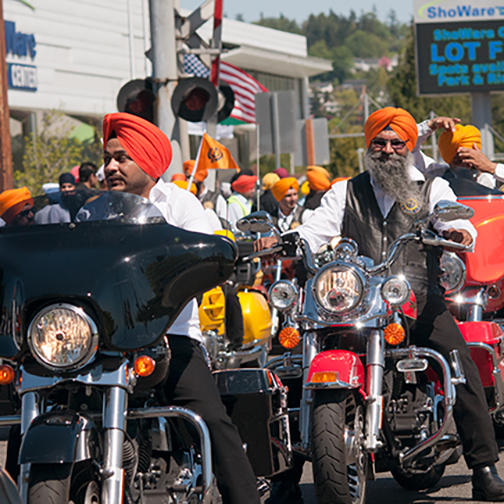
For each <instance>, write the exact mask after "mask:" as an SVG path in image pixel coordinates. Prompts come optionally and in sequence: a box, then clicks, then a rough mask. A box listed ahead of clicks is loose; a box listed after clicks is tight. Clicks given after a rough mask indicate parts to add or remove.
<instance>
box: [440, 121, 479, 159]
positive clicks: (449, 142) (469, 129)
mask: <svg viewBox="0 0 504 504" xmlns="http://www.w3.org/2000/svg"><path fill="white" fill-rule="evenodd" d="M473 144H476V145H477V146H478V149H481V133H480V130H479V129H478V128H476V126H472V125H471V124H468V125H467V126H462V125H461V124H457V125H455V131H444V132H443V133H442V134H441V136H440V137H439V140H438V147H439V152H441V156H442V157H443V159H444V160H445V161H446V162H447V163H448V164H450V163H451V162H452V161H453V158H454V157H455V155H456V154H457V150H458V148H459V147H468V148H469V149H472V148H473Z"/></svg>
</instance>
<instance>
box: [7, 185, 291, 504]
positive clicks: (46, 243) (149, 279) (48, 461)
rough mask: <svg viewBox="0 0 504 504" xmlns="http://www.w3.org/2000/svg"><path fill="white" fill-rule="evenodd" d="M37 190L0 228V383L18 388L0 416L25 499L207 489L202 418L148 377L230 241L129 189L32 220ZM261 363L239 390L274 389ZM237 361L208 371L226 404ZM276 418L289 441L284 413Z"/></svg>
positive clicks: (181, 498) (104, 501)
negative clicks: (185, 224) (61, 215)
mask: <svg viewBox="0 0 504 504" xmlns="http://www.w3.org/2000/svg"><path fill="white" fill-rule="evenodd" d="M48 203H49V202H48V201H47V199H46V198H35V199H32V200H29V201H27V202H26V205H25V208H24V210H23V211H26V210H27V209H29V210H30V211H31V213H32V214H33V219H30V220H29V221H27V220H26V219H23V220H22V221H21V222H22V223H23V224H24V225H23V226H16V225H7V226H4V227H1V228H0V278H1V283H0V295H1V299H0V303H1V310H2V312H1V321H0V359H2V364H3V365H2V366H1V367H0V381H1V382H2V383H3V385H2V386H1V387H0V392H1V389H4V391H5V390H6V389H8V390H9V391H10V392H11V393H12V394H13V399H16V398H17V399H18V401H19V410H18V411H11V412H7V413H10V414H4V415H3V416H0V425H12V424H16V423H18V424H20V439H21V446H20V450H19V464H20V475H19V487H20V491H21V495H22V497H23V499H24V502H27V503H28V504H46V503H48V502H51V503H52V504H64V503H67V502H69V501H72V502H73V503H74V504H98V503H101V504H120V503H123V502H124V503H143V504H150V503H165V502H166V503H171V502H173V503H179V502H191V503H192V502H214V501H215V499H216V498H217V497H216V486H215V478H214V476H213V471H212V458H211V443H210V436H209V432H208V429H207V427H206V425H205V423H204V421H203V420H202V419H201V417H199V415H197V414H195V413H194V412H192V411H190V410H188V409H185V408H181V407H174V406H167V405H165V404H164V403H163V400H162V394H161V393H160V390H161V387H160V386H158V385H160V384H162V382H163V380H164V378H165V377H166V373H167V369H168V366H169V361H170V349H169V341H168V339H167V337H166V336H165V335H166V331H167V329H168V328H169V326H170V324H171V323H172V322H173V321H174V320H175V319H176V317H177V316H178V314H179V313H180V312H181V310H182V309H183V307H184V306H185V305H186V304H187V302H188V301H189V300H190V299H191V298H193V297H194V296H196V295H198V294H199V293H201V292H203V291H205V290H207V289H209V288H211V287H213V286H215V285H217V284H219V283H221V282H223V281H225V280H226V279H227V278H228V277H229V275H230V274H231V273H232V271H233V267H234V263H235V260H236V248H235V245H234V244H233V243H232V242H231V241H230V240H227V239H225V238H222V237H219V236H214V235H203V234H200V233H192V232H188V231H184V230H182V229H180V228H176V227H173V226H170V225H168V224H167V223H166V222H165V220H164V219H163V217H162V216H161V214H160V213H159V211H158V210H157V209H156V208H155V207H154V206H153V205H151V204H150V203H149V201H148V200H146V199H144V198H141V197H138V196H135V195H131V194H126V193H118V192H106V193H102V194H98V195H94V196H92V197H91V198H89V200H88V201H87V202H86V203H85V204H84V205H83V206H82V207H81V208H80V209H79V210H78V211H76V212H74V215H73V216H72V222H65V223H59V224H50V225H40V224H39V222H40V220H39V219H37V215H41V214H44V212H46V210H44V208H46V206H47V204H48ZM9 369H10V370H11V371H12V373H11V371H10V370H9ZM238 373H239V371H238ZM268 373H270V372H269V371H266V370H253V371H252V374H254V379H253V380H250V379H248V380H245V384H244V388H242V389H241V390H244V389H246V388H247V387H248V389H250V388H251V387H256V388H257V387H261V386H263V388H262V390H263V391H267V390H268V387H269V390H271V391H274V392H275V393H274V394H272V395H273V396H274V395H275V394H276V395H279V394H280V396H281V394H282V393H284V392H283V390H282V388H281V384H279V383H276V382H275V383H274V384H271V383H269V384H268V377H269V376H270V375H269V374H268ZM236 375H237V371H231V372H230V374H228V375H226V374H224V375H222V376H220V377H219V379H218V382H219V386H220V387H221V389H222V390H223V391H224V392H226V391H227V393H228V395H227V401H228V403H230V404H231V406H230V413H231V414H233V413H234V416H235V417H236V411H235V412H233V407H232V406H233V404H234V403H236V402H237V401H236V400H235V401H231V400H230V394H231V393H233V394H234V393H237V392H240V390H237V389H236V385H233V384H236V382H237V379H236ZM261 376H263V377H264V378H263V381H264V380H265V381H266V386H264V383H262V382H261ZM5 377H6V378H5ZM249 377H250V375H249ZM4 378H5V379H4ZM2 379H3V381H2ZM254 380H255V381H254ZM260 382H261V383H260ZM274 385H275V386H276V389H278V390H276V389H275V390H273V389H274ZM248 391H249V392H250V390H248ZM280 396H279V397H280ZM238 402H239V401H238ZM12 404H15V400H13V401H12ZM280 407H281V404H278V405H277V406H275V408H276V409H274V413H275V415H276V416H278V412H279V408H280ZM4 413H5V412H4ZM275 421H278V418H275ZM284 422H285V423H287V420H286V417H285V419H284ZM242 430H243V429H242ZM278 431H279V433H280V435H279V436H280V438H281V441H288V425H287V426H286V427H285V425H284V424H283V423H282V424H281V428H279V429H278ZM15 442H16V436H15V435H14V436H12V435H11V439H10V444H11V446H10V452H12V449H11V448H12V446H14V445H15ZM270 444H274V443H273V441H272V442H271V443H270ZM287 444H288V443H287ZM287 448H288V447H287ZM268 449H269V446H268ZM282 453H284V451H279V450H276V452H275V456H277V455H278V457H281V455H282ZM288 456H289V454H288V450H285V460H286V461H287V460H288ZM278 460H280V458H279V459H278ZM282 460H283V459H282ZM272 467H273V471H274V470H276V469H278V468H280V467H283V465H282V463H281V462H278V463H276V464H272Z"/></svg>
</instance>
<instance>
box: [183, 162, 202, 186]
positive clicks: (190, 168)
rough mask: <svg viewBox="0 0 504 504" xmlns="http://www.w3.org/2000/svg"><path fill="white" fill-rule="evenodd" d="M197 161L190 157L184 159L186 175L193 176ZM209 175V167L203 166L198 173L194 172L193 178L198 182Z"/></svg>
mask: <svg viewBox="0 0 504 504" xmlns="http://www.w3.org/2000/svg"><path fill="white" fill-rule="evenodd" d="M195 162H196V161H194V159H188V160H187V161H184V173H185V174H186V177H187V178H189V177H190V176H191V173H192V172H193V170H194V164H195ZM207 176H208V168H206V167H203V168H199V169H198V170H197V171H196V173H195V174H194V177H193V180H196V182H203V180H205V179H206V178H207Z"/></svg>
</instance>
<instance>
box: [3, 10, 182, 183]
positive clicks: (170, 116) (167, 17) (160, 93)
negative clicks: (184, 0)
mask: <svg viewBox="0 0 504 504" xmlns="http://www.w3.org/2000/svg"><path fill="white" fill-rule="evenodd" d="M0 1H1V0H0ZM149 11H150V25H151V44H152V48H151V54H152V76H153V79H154V82H155V85H156V89H157V91H156V102H155V104H154V117H155V122H156V124H157V125H158V127H159V128H160V129H161V130H162V131H163V132H164V133H165V134H166V135H167V136H168V138H169V139H170V141H171V143H172V151H173V158H172V162H171V165H170V168H169V169H168V172H167V174H169V173H174V172H178V171H180V170H181V168H182V161H183V160H182V153H181V149H180V130H179V128H178V124H177V118H176V117H175V114H174V113H173V111H172V108H171V103H170V99H171V96H172V94H173V91H174V90H175V87H176V86H177V81H178V68H177V46H176V40H175V5H174V0H149Z"/></svg>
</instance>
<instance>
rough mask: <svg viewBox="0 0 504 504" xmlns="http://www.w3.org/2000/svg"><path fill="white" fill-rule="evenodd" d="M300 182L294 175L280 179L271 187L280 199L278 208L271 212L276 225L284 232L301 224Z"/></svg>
mask: <svg viewBox="0 0 504 504" xmlns="http://www.w3.org/2000/svg"><path fill="white" fill-rule="evenodd" d="M298 191H299V182H298V181H297V180H296V179H295V178H294V177H286V178H282V179H280V180H279V181H278V182H276V183H275V185H274V186H273V187H272V188H271V192H272V194H273V196H274V197H275V199H276V200H277V201H278V209H277V211H276V212H274V213H272V214H271V217H272V218H273V222H274V223H275V226H276V227H277V228H278V229H279V230H280V231H282V232H284V231H288V230H289V229H295V228H296V227H297V226H299V224H301V215H302V213H303V207H302V206H300V205H298Z"/></svg>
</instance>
